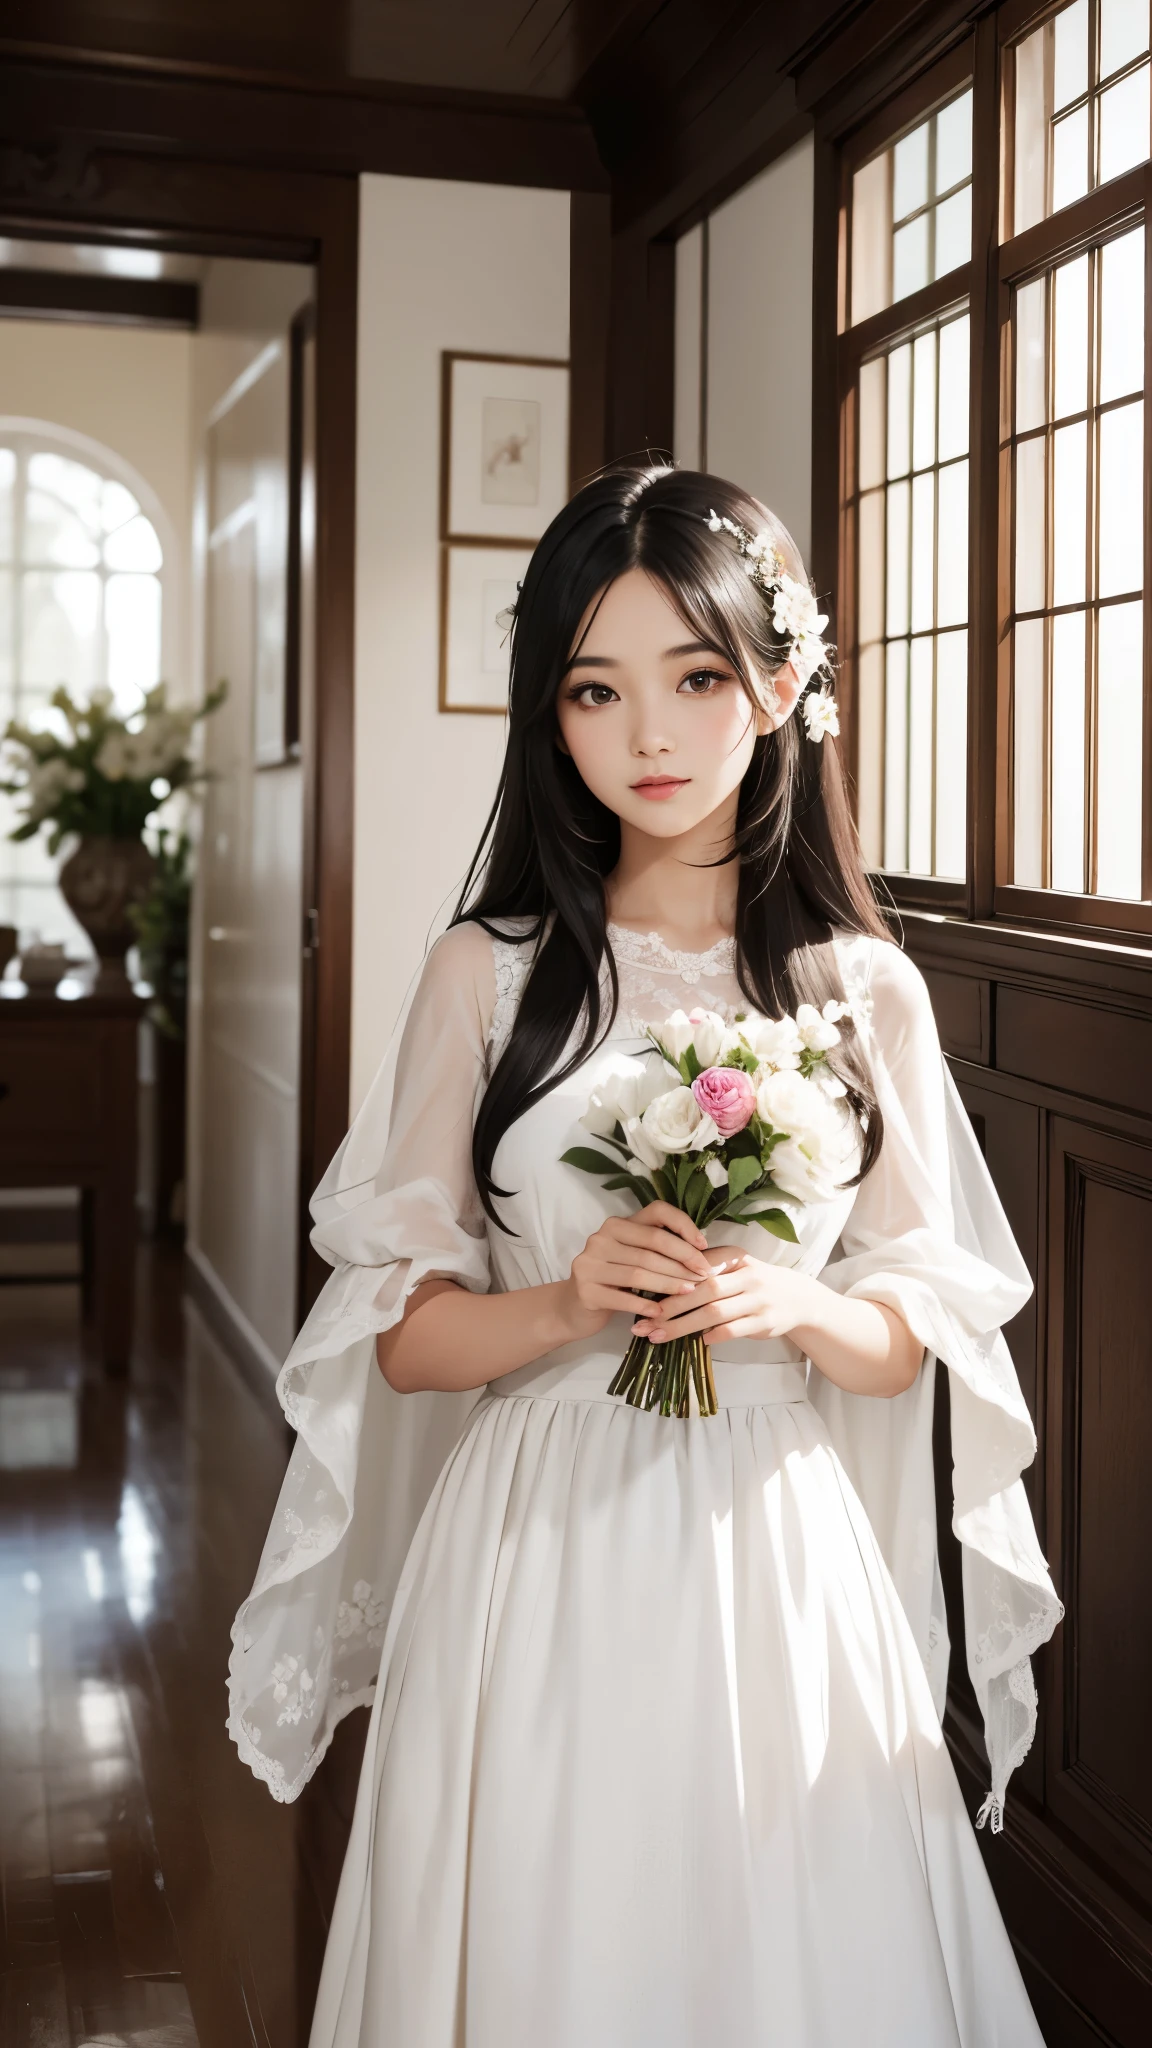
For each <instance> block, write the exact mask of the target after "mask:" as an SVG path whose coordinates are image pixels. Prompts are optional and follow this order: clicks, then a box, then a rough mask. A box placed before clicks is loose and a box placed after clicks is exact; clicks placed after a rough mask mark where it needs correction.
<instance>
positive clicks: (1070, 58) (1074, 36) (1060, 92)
mask: <svg viewBox="0 0 1152 2048" xmlns="http://www.w3.org/2000/svg"><path fill="white" fill-rule="evenodd" d="M1053 29H1054V32H1055V49H1054V52H1053V64H1052V77H1053V92H1052V106H1053V111H1054V112H1055V113H1059V112H1060V109H1061V107H1067V106H1069V105H1070V104H1071V102H1072V101H1073V100H1078V99H1079V98H1080V96H1081V94H1082V93H1086V92H1087V90H1088V0H1075V5H1074V6H1072V7H1066V8H1065V9H1064V11H1063V13H1062V14H1058V15H1057V16H1056V19H1055V21H1054V23H1053Z"/></svg>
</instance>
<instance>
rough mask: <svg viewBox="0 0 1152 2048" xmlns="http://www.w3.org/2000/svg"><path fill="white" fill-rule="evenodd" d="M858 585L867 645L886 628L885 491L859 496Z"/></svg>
mask: <svg viewBox="0 0 1152 2048" xmlns="http://www.w3.org/2000/svg"><path fill="white" fill-rule="evenodd" d="M857 516H858V520H859V541H858V554H857V561H858V569H857V586H858V591H859V598H858V605H857V633H858V635H859V640H860V645H861V646H862V647H866V646H867V645H868V643H869V642H870V641H872V640H879V639H881V638H882V636H883V632H884V493H883V491H870V492H869V494H868V496H867V497H866V498H861V500H860V510H859V513H858V515H857Z"/></svg>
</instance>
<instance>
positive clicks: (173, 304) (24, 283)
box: [0, 268, 200, 328]
mask: <svg viewBox="0 0 1152 2048" xmlns="http://www.w3.org/2000/svg"><path fill="white" fill-rule="evenodd" d="M0 319H9V320H83V321H86V322H88V323H89V324H93V323H94V324H96V325H99V326H105V327H172V328H195V327H196V326H198V324H199V320H200V287H199V285H198V284H188V283H184V282H183V281H181V280H178V279H175V278H142V277H103V276H100V275H99V274H93V273H92V272H90V271H83V270H21V269H19V268H13V269H11V270H0Z"/></svg>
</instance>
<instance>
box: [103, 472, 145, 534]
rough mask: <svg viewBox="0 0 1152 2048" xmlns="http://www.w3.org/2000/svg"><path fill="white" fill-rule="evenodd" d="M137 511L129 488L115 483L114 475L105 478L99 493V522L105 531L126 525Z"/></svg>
mask: <svg viewBox="0 0 1152 2048" xmlns="http://www.w3.org/2000/svg"><path fill="white" fill-rule="evenodd" d="M139 511H140V507H139V505H138V504H137V502H136V500H135V498H134V497H133V496H132V493H131V491H130V490H127V489H126V488H125V486H124V485H123V484H121V483H117V481H116V479H115V478H114V477H109V478H107V479H106V480H105V482H104V487H103V489H102V491H101V493H100V523H101V525H102V526H103V528H104V531H105V533H116V532H118V531H119V529H120V527H122V526H127V524H128V521H129V520H130V519H135V518H136V517H137V514H138V513H139Z"/></svg>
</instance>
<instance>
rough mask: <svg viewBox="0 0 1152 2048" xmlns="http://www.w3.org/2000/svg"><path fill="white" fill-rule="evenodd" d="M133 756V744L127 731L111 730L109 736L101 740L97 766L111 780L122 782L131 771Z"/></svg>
mask: <svg viewBox="0 0 1152 2048" xmlns="http://www.w3.org/2000/svg"><path fill="white" fill-rule="evenodd" d="M131 758H132V746H131V742H130V740H129V738H128V735H127V733H123V732H110V733H109V734H108V736H107V738H106V739H104V740H102V741H101V744H100V747H99V750H98V752H97V755H96V761H95V766H96V767H97V768H98V769H99V772H100V774H101V775H106V776H107V778H108V780H109V782H121V781H123V778H124V777H125V775H127V774H129V773H130V769H129V762H130V761H131Z"/></svg>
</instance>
